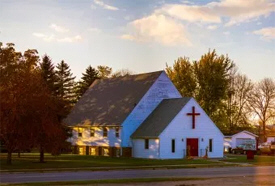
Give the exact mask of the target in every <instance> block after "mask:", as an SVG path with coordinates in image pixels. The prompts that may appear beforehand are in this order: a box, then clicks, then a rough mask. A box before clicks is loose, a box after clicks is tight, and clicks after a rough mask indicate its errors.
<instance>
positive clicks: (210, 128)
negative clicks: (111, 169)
mask: <svg viewBox="0 0 275 186" xmlns="http://www.w3.org/2000/svg"><path fill="white" fill-rule="evenodd" d="M131 138H132V143H133V144H132V148H133V157H137V158H153V159H179V158H184V157H186V155H187V154H189V155H190V156H198V157H203V156H205V154H206V151H207V153H208V157H210V158H220V157H223V138H224V136H223V134H222V132H221V131H220V130H219V129H218V127H217V126H216V125H215V124H214V123H213V121H212V120H211V119H210V118H209V117H208V115H207V114H206V113H205V112H204V110H203V109H202V108H201V107H200V105H199V104H198V103H197V102H196V101H195V100H194V99H193V98H186V97H184V98H175V99H164V100H163V101H162V102H161V103H160V104H159V105H158V107H157V108H156V109H155V110H154V111H153V112H152V113H151V114H150V115H149V116H148V118H147V119H146V120H145V121H144V122H143V123H142V124H141V125H140V127H139V128H138V129H137V130H136V131H135V132H134V133H133V135H132V136H131Z"/></svg>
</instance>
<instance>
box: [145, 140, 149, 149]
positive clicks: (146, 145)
mask: <svg viewBox="0 0 275 186" xmlns="http://www.w3.org/2000/svg"><path fill="white" fill-rule="evenodd" d="M145 149H149V139H145Z"/></svg>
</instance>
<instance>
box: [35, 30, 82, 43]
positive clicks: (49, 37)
mask: <svg viewBox="0 0 275 186" xmlns="http://www.w3.org/2000/svg"><path fill="white" fill-rule="evenodd" d="M32 35H33V36H35V37H38V38H41V39H43V40H44V41H46V42H54V41H58V42H68V43H72V42H78V41H80V40H82V37H81V36H80V35H76V36H73V37H64V38H57V37H56V36H55V35H54V34H51V35H46V34H43V33H37V32H35V33H33V34H32Z"/></svg>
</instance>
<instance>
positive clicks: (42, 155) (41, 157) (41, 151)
mask: <svg viewBox="0 0 275 186" xmlns="http://www.w3.org/2000/svg"><path fill="white" fill-rule="evenodd" d="M39 162H40V163H44V148H43V147H40V158H39Z"/></svg>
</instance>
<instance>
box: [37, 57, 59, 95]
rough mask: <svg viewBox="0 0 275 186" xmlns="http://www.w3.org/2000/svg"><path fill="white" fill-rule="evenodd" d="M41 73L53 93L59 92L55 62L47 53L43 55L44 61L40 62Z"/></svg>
mask: <svg viewBox="0 0 275 186" xmlns="http://www.w3.org/2000/svg"><path fill="white" fill-rule="evenodd" d="M39 66H40V70H41V75H42V78H43V79H44V81H45V82H46V84H47V86H48V88H49V89H50V90H51V92H52V93H53V95H56V94H57V77H56V74H55V71H54V64H53V63H52V60H51V59H50V57H49V56H48V55H47V54H45V55H44V56H43V57H42V62H41V63H40V64H39Z"/></svg>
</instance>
